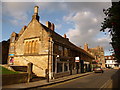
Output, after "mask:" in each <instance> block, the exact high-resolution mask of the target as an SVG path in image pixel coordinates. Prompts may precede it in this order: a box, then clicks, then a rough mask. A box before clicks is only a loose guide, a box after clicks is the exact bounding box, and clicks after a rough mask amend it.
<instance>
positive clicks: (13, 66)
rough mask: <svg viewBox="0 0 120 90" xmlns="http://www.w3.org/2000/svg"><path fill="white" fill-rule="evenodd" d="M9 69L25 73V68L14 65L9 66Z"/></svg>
mask: <svg viewBox="0 0 120 90" xmlns="http://www.w3.org/2000/svg"><path fill="white" fill-rule="evenodd" d="M10 67H12V68H13V69H14V70H15V71H19V72H27V66H15V65H11V66H10Z"/></svg>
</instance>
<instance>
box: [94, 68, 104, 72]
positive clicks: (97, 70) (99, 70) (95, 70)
mask: <svg viewBox="0 0 120 90" xmlns="http://www.w3.org/2000/svg"><path fill="white" fill-rule="evenodd" d="M93 71H94V72H95V73H97V72H100V73H103V72H104V71H103V69H102V68H101V67H96V68H94V69H93Z"/></svg>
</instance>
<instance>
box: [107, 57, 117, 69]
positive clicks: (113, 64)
mask: <svg viewBox="0 0 120 90" xmlns="http://www.w3.org/2000/svg"><path fill="white" fill-rule="evenodd" d="M105 66H106V68H108V67H111V68H116V67H118V66H119V65H118V63H117V60H115V58H114V56H105Z"/></svg>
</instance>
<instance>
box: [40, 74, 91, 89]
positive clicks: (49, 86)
mask: <svg viewBox="0 0 120 90" xmlns="http://www.w3.org/2000/svg"><path fill="white" fill-rule="evenodd" d="M90 75H93V74H90ZM90 75H86V76H81V77H79V78H76V79H72V80H68V81H65V82H61V83H57V84H53V85H48V86H44V87H41V88H51V87H55V86H58V85H62V84H66V83H69V82H72V81H75V80H77V79H80V78H84V77H87V76H90Z"/></svg>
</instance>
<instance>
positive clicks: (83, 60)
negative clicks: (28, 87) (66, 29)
mask: <svg viewBox="0 0 120 90" xmlns="http://www.w3.org/2000/svg"><path fill="white" fill-rule="evenodd" d="M38 8H39V7H38V6H35V7H34V14H33V16H32V20H31V22H30V23H29V24H28V25H27V26H24V27H23V28H22V29H21V31H20V32H19V33H15V32H13V33H12V34H11V37H10V47H9V57H8V63H10V60H11V58H14V60H13V65H18V66H26V65H27V64H28V63H29V62H31V63H33V73H35V74H36V75H37V76H41V77H46V75H47V74H48V75H49V78H50V79H53V78H57V77H61V76H65V75H70V74H76V73H81V72H87V71H90V68H91V66H90V65H91V61H92V60H93V59H94V56H93V55H91V54H90V53H88V52H86V51H85V50H83V49H81V48H79V47H77V46H76V45H74V44H73V43H71V42H70V41H69V39H68V38H67V36H66V34H64V36H61V35H59V34H57V33H56V32H55V25H54V24H53V23H51V22H49V21H47V22H46V25H43V24H41V23H40V22H39V15H38ZM76 58H77V59H76Z"/></svg>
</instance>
